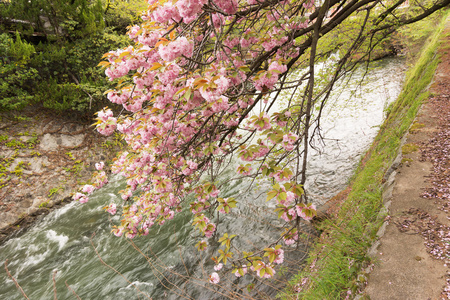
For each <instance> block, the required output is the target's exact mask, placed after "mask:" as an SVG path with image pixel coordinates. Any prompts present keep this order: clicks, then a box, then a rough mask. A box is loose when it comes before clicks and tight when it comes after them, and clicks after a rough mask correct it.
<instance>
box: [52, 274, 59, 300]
mask: <svg viewBox="0 0 450 300" xmlns="http://www.w3.org/2000/svg"><path fill="white" fill-rule="evenodd" d="M56 273H58V270H55V271H53V276H52V280H53V299H55V300H58V298H57V297H56V280H55V277H56Z"/></svg>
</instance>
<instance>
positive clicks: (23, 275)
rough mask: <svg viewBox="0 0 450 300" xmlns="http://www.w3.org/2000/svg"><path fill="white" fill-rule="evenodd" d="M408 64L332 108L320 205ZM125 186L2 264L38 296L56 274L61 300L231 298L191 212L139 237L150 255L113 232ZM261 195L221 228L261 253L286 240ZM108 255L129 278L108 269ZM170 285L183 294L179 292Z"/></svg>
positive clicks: (320, 171) (5, 288)
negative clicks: (113, 206) (108, 209)
mask: <svg viewBox="0 0 450 300" xmlns="http://www.w3.org/2000/svg"><path fill="white" fill-rule="evenodd" d="M402 63H403V62H402V60H400V59H387V60H383V61H382V62H381V67H379V68H376V69H374V70H372V71H371V72H370V73H369V75H368V77H367V79H366V80H368V81H369V82H370V84H367V85H362V87H358V83H359V79H360V77H361V74H359V75H358V74H356V75H355V76H354V79H353V80H352V81H351V82H350V83H345V84H344V85H343V87H342V88H341V90H340V89H338V91H337V93H335V95H334V96H333V98H332V100H330V102H329V103H328V107H327V109H326V111H325V112H324V119H323V121H322V124H323V126H322V129H323V135H324V137H325V146H323V147H320V148H319V150H321V151H316V152H315V153H313V154H312V156H311V157H310V160H309V173H308V175H309V181H308V184H307V188H308V190H309V191H310V193H311V194H312V195H313V197H314V199H315V201H316V202H317V203H322V202H323V201H324V199H326V198H329V197H331V196H333V195H334V194H335V193H336V192H338V191H339V190H340V189H342V188H343V187H344V186H345V184H346V182H347V180H348V178H349V176H350V175H351V173H352V171H353V169H354V167H355V165H356V164H357V163H358V160H359V157H360V155H361V153H363V151H365V149H366V148H367V146H368V145H369V144H370V142H371V141H372V140H373V137H374V136H375V134H376V132H377V130H378V126H379V125H380V124H381V122H382V120H383V116H384V109H385V108H386V107H387V105H388V104H389V103H390V102H391V101H393V100H394V99H395V98H396V97H397V95H398V93H399V91H400V86H401V81H402V78H403V75H402V74H403V67H402ZM344 86H345V88H344ZM360 89H370V90H369V91H363V90H360ZM349 90H352V91H357V92H356V94H360V96H358V97H350V95H349V93H348V91H349ZM224 182H227V179H226V178H224ZM123 185H124V183H123V181H122V180H119V179H117V178H116V179H114V180H112V182H111V183H109V184H108V185H107V186H106V187H105V188H104V189H102V190H101V191H100V192H97V193H94V194H93V196H92V197H91V200H90V201H89V202H88V203H87V204H84V205H80V204H78V203H72V204H70V205H67V206H65V207H64V208H61V209H59V210H57V211H54V212H52V213H50V214H49V215H48V216H46V217H44V218H43V219H42V220H41V221H39V222H38V223H37V224H36V225H35V226H34V227H32V228H30V229H29V230H28V231H27V232H26V233H24V234H22V235H20V236H18V237H15V238H11V239H9V240H8V241H7V242H6V243H5V244H4V245H2V246H0V261H1V262H4V261H5V260H6V259H7V260H8V269H9V270H10V272H11V274H12V275H13V276H14V277H15V278H16V279H17V280H18V282H19V283H20V285H21V286H22V288H23V289H24V292H25V293H26V294H27V295H28V297H29V298H30V299H49V298H51V297H53V293H54V287H53V280H52V276H54V280H55V285H56V290H57V295H58V299H75V296H74V295H73V294H72V292H71V291H70V290H69V289H68V288H67V287H66V284H67V285H69V286H70V288H71V289H72V290H74V291H76V293H77V294H78V295H79V297H81V299H146V297H152V298H153V299H166V298H168V299H181V298H190V299H218V298H223V295H222V294H221V293H225V292H226V290H225V289H221V290H218V289H216V288H214V287H212V286H211V285H209V284H206V283H205V282H204V280H205V279H206V278H207V276H208V274H209V273H211V271H212V266H213V262H212V261H211V260H210V259H209V258H208V257H210V256H211V255H212V251H213V249H214V248H215V246H217V245H213V244H212V245H209V250H207V253H206V254H205V255H203V254H200V255H199V253H198V251H197V250H196V249H195V247H194V244H195V243H196V241H197V240H198V235H197V233H196V232H194V231H193V229H192V226H191V220H190V217H191V215H190V213H185V214H181V215H179V216H178V217H176V218H175V219H173V220H171V221H169V222H167V223H166V224H165V225H164V226H162V227H154V231H153V232H151V233H150V234H149V236H146V237H143V238H137V239H135V240H133V241H134V242H135V243H136V247H139V249H140V251H141V253H139V252H138V251H136V250H135V248H134V247H133V245H132V244H131V243H130V242H128V241H127V240H125V239H123V238H116V237H114V236H113V235H112V234H111V233H110V231H111V224H112V223H115V222H116V223H117V221H118V218H119V217H118V216H114V217H110V216H108V214H106V213H105V212H104V211H103V210H102V207H103V206H104V205H105V204H108V203H110V202H116V203H120V201H121V200H120V199H119V198H118V197H117V192H118V191H119V190H120V189H122V188H123ZM246 186H247V183H245V182H236V181H228V182H227V184H226V186H225V187H223V188H222V189H221V190H222V192H224V193H225V195H224V196H225V197H226V196H231V195H236V194H238V193H240V192H241V191H242V190H244V189H246ZM259 194H260V191H258V189H253V190H251V191H249V192H247V193H245V196H243V197H240V198H239V201H240V203H241V204H240V205H239V207H238V210H236V211H237V212H236V213H234V214H233V215H231V216H227V217H226V218H228V220H225V223H224V224H225V225H224V227H221V228H220V232H219V233H223V232H239V235H240V236H242V237H245V239H244V238H241V239H236V243H237V246H238V247H239V246H242V247H246V248H247V249H249V250H251V249H252V248H257V247H258V246H260V245H262V243H263V242H264V241H266V240H267V236H270V235H273V234H276V233H277V232H278V230H279V227H280V225H281V224H280V223H278V221H276V220H275V219H273V218H272V219H271V217H269V216H268V212H267V211H270V210H269V209H267V205H268V204H267V203H265V197H264V196H263V197H258V195H259ZM108 218H109V219H108ZM94 247H95V248H94ZM291 250H293V251H290V252H289V253H287V259H288V260H291V261H296V260H298V259H300V258H301V257H303V256H304V254H305V249H304V248H300V249H294V248H292V249H291ZM294 250H295V251H294ZM96 251H97V252H98V255H97V252H96ZM100 257H101V259H102V260H103V262H104V263H105V264H108V265H110V266H111V267H113V268H114V269H115V270H117V271H118V272H120V273H121V274H122V275H123V276H124V277H125V278H126V279H127V280H128V281H127V280H125V279H124V278H123V277H122V276H121V275H119V274H117V273H116V272H115V271H114V270H112V269H111V268H109V267H107V266H105V265H104V264H102V260H101V259H100ZM55 271H56V273H54V272H55ZM228 273H229V272H228ZM187 277H189V278H190V281H189V282H188V283H186V278H187ZM222 282H223V283H224V285H225V287H226V289H229V290H238V289H239V288H240V287H242V286H245V285H246V284H248V283H251V282H253V283H257V282H256V281H255V280H254V279H253V278H249V277H248V276H245V277H244V278H241V279H236V278H234V277H233V276H229V277H224V278H223V279H222ZM171 284H174V285H171ZM169 287H171V288H174V287H175V288H174V289H173V291H172V292H171V291H169V290H168V289H167V288H169ZM257 289H259V290H260V291H264V292H267V293H268V295H272V296H273V295H274V294H275V293H276V288H275V289H274V288H268V287H267V286H263V285H261V286H257ZM21 297H22V296H21V295H20V292H18V290H17V289H16V287H15V285H14V283H13V281H12V280H11V279H10V278H9V277H8V276H7V275H6V272H0V299H8V300H9V299H20V298H21Z"/></svg>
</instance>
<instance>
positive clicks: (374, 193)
mask: <svg viewBox="0 0 450 300" xmlns="http://www.w3.org/2000/svg"><path fill="white" fill-rule="evenodd" d="M447 16H449V13H448V11H447V13H445V14H444V16H443V17H442V19H441V21H440V24H439V26H438V27H437V28H436V29H435V31H434V33H433V35H432V36H430V38H429V40H428V41H427V42H426V46H425V47H424V49H423V50H422V53H421V55H420V57H419V58H418V60H417V62H416V64H415V65H414V67H412V68H411V69H410V70H409V71H408V73H407V76H406V80H405V86H404V88H403V91H402V93H401V94H400V96H399V98H398V99H397V101H396V102H394V103H393V104H392V105H391V106H390V107H389V109H388V116H387V118H386V121H385V122H384V124H383V125H382V126H381V128H380V131H379V133H378V135H377V137H376V138H375V140H374V142H373V144H372V146H371V147H370V149H369V150H368V151H367V153H366V155H365V156H364V157H363V158H362V160H361V162H360V164H359V167H358V169H357V170H356V172H355V175H354V176H353V178H352V179H351V182H350V187H349V190H350V192H349V193H348V196H347V197H346V199H345V200H344V201H343V202H342V204H341V207H340V210H339V212H338V213H337V215H336V216H335V217H334V218H332V219H329V220H326V221H324V222H322V223H321V224H320V225H319V226H320V229H321V230H322V231H323V233H322V235H321V237H320V239H319V241H318V243H317V244H316V245H315V248H314V250H313V251H312V252H311V254H310V258H309V261H308V263H309V266H307V267H306V268H305V271H303V272H302V273H300V274H298V275H297V276H296V277H295V278H294V279H293V280H292V281H291V282H290V284H289V287H288V291H287V293H288V294H289V295H292V298H294V299H314V300H316V299H344V298H345V297H346V296H347V295H350V294H351V295H352V297H350V298H353V295H355V293H356V292H357V290H358V289H359V288H360V287H361V286H363V285H364V281H365V278H366V277H365V276H362V275H364V274H363V271H362V270H363V269H364V268H365V266H367V265H369V264H370V263H371V259H370V257H369V256H368V255H367V250H368V248H369V247H370V246H371V244H372V243H373V242H374V239H375V236H376V233H377V231H378V229H379V227H380V226H381V224H382V222H383V219H384V217H382V216H381V217H380V216H379V212H380V209H381V208H382V206H383V198H382V193H383V188H382V186H383V182H384V179H383V178H384V177H385V174H386V171H387V170H388V169H389V167H390V165H391V164H392V162H393V161H394V159H395V158H396V157H397V154H398V151H399V148H400V146H401V139H402V137H403V136H404V135H405V134H406V133H407V131H408V129H409V128H410V126H411V124H412V122H413V120H414V119H415V116H416V114H417V112H418V110H419V108H420V105H421V104H422V102H423V101H425V100H426V99H427V98H428V96H429V93H428V91H426V88H427V86H428V85H429V84H430V82H431V80H432V78H433V75H434V72H435V70H436V66H437V64H438V63H439V57H437V55H436V49H437V47H438V45H439V39H440V36H441V33H442V30H443V28H444V26H445V24H446V19H447ZM284 298H285V299H290V298H289V297H288V296H285V297H284Z"/></svg>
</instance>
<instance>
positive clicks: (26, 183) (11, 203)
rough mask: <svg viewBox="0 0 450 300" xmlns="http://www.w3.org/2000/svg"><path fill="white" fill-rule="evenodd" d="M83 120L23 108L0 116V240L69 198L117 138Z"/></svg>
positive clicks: (110, 151)
mask: <svg viewBox="0 0 450 300" xmlns="http://www.w3.org/2000/svg"><path fill="white" fill-rule="evenodd" d="M90 123H91V122H89V121H87V120H84V121H83V120H81V119H80V118H79V117H76V116H67V115H65V116H63V115H61V116H55V114H54V112H53V113H52V112H48V111H46V110H42V109H41V110H39V109H36V108H29V109H26V110H24V111H22V112H20V113H11V112H8V113H3V114H1V115H0V244H1V243H2V242H3V241H4V240H5V239H6V238H8V237H9V236H11V235H12V234H14V233H15V232H18V231H23V230H25V229H26V228H27V227H28V226H30V225H31V224H33V223H34V221H35V220H36V219H37V218H40V217H41V216H43V215H46V214H48V213H49V212H50V211H51V210H53V209H55V208H58V207H61V206H63V205H64V204H66V203H69V202H71V201H72V199H71V195H72V194H73V193H74V192H75V191H76V189H77V187H78V186H79V185H81V184H84V183H87V182H88V181H89V179H90V176H91V174H92V172H93V171H94V170H95V167H94V164H95V163H97V162H99V161H109V160H111V159H112V158H113V157H114V156H115V150H116V149H117V147H118V146H119V144H120V143H119V142H118V141H117V140H116V139H114V138H105V137H103V136H101V135H99V134H98V133H97V132H96V131H95V130H94V128H93V127H92V126H91V124H90Z"/></svg>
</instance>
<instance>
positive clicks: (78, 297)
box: [64, 281, 81, 300]
mask: <svg viewBox="0 0 450 300" xmlns="http://www.w3.org/2000/svg"><path fill="white" fill-rule="evenodd" d="M64 283H65V284H66V286H67V288H68V289H69V291H71V292H72V294H73V295H74V296H75V297H77V299H78V300H81V298H80V296H78V295H77V293H75V291H74V290H73V289H72V288H71V287H70V286H69V285H68V284H67V281H65V282H64Z"/></svg>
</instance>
